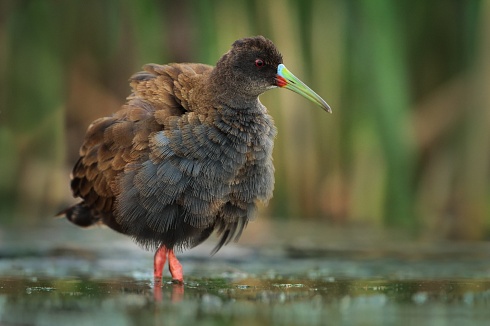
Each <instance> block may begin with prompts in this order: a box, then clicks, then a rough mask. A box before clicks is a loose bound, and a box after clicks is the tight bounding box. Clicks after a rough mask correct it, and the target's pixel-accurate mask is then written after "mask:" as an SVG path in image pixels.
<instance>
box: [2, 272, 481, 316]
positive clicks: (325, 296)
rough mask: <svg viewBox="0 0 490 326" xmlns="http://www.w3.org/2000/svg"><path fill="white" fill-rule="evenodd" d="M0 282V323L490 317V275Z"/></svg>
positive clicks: (16, 279)
mask: <svg viewBox="0 0 490 326" xmlns="http://www.w3.org/2000/svg"><path fill="white" fill-rule="evenodd" d="M0 284H1V285H0V324H1V323H6V324H28V325H30V324H36V325H88V324H92V325H95V324H102V323H109V322H110V323H112V324H114V325H146V324H149V325H151V324H160V323H165V322H170V321H171V322H172V323H173V324H175V325H189V323H195V322H204V321H207V322H221V323H235V322H236V323H239V324H243V325H246V324H255V325H257V324H271V323H273V324H283V325H298V324H308V325H311V324H321V323H322V322H325V321H327V320H328V321H329V323H331V324H333V325H335V324H338V323H347V324H348V323H351V322H356V321H362V322H363V323H364V324H365V325H380V324H381V325H383V324H386V325H389V324H392V323H394V324H400V323H403V321H404V320H405V319H406V318H407V316H410V318H411V320H414V321H417V320H418V321H423V322H424V323H428V324H430V323H431V322H447V323H446V324H451V322H452V321H456V320H458V321H459V322H461V321H464V320H465V319H464V318H469V317H471V321H472V323H471V324H472V325H475V324H478V323H475V321H477V322H478V321H479V320H480V321H485V320H486V319H487V318H490V310H489V309H488V308H489V305H490V281H489V280H465V279H459V280H423V281H418V280H407V281H399V280H398V281H396V280H393V281H390V280H377V279H341V280H335V279H326V280H322V279H313V280H312V279H284V278H276V279H267V278H263V279H262V278H244V279H240V280H235V281H230V280H225V279H219V278H218V279H192V278H191V279H189V281H188V282H187V283H186V284H185V285H184V286H182V285H178V284H172V283H171V282H165V281H164V282H151V281H145V280H136V279H131V278H115V279H89V278H86V279H84V278H66V279H55V278H44V279H37V278H35V277H34V278H33V277H3V278H1V279H0ZM184 288H185V293H184ZM435 312H437V313H435ZM465 316H466V317H465ZM462 318H463V319H462ZM475 318H476V319H475ZM467 320H470V319H467ZM414 324H415V323H414ZM482 325H483V324H482Z"/></svg>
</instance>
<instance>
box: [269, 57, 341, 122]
mask: <svg viewBox="0 0 490 326" xmlns="http://www.w3.org/2000/svg"><path fill="white" fill-rule="evenodd" d="M276 85H277V86H279V87H284V88H287V89H290V90H292V91H293V92H295V93H298V94H299V95H301V96H303V97H306V98H307V99H309V100H310V101H312V102H313V103H315V104H317V105H319V106H320V107H321V108H322V109H324V110H325V111H327V112H328V113H332V109H331V108H330V106H329V105H328V104H327V102H325V101H324V100H323V99H322V98H321V97H320V95H318V94H317V93H315V92H314V91H313V90H312V89H311V88H309V87H308V86H306V85H305V83H303V82H302V81H301V80H299V78H297V77H296V76H295V75H293V74H292V73H291V72H290V71H289V70H288V69H287V68H286V66H285V65H283V64H282V63H281V64H280V65H279V66H277V75H276Z"/></svg>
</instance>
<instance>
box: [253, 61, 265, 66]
mask: <svg viewBox="0 0 490 326" xmlns="http://www.w3.org/2000/svg"><path fill="white" fill-rule="evenodd" d="M255 66H256V67H258V68H262V67H263V66H265V63H264V60H261V59H257V60H255Z"/></svg>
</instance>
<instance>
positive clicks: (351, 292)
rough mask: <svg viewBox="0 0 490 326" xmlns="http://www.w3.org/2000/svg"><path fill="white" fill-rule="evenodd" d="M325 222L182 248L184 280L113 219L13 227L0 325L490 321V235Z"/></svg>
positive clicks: (0, 255) (1, 262) (2, 264)
mask: <svg viewBox="0 0 490 326" xmlns="http://www.w3.org/2000/svg"><path fill="white" fill-rule="evenodd" d="M299 228H300V229H301V232H298V229H299ZM318 229H319V227H318V226H312V225H310V226H305V225H301V227H300V226H298V225H296V226H294V225H293V226H291V225H288V226H284V225H262V226H261V227H257V228H255V229H254V228H252V229H251V232H252V233H251V234H250V235H248V237H247V236H245V238H244V239H243V243H242V241H241V242H240V245H232V246H230V247H228V248H226V249H225V250H223V252H220V253H218V254H217V255H216V256H214V257H210V256H209V254H208V253H209V251H210V250H211V249H212V248H213V243H212V241H211V242H210V243H209V244H205V245H203V246H201V247H198V248H196V249H194V250H192V251H189V252H186V253H184V254H182V255H180V257H181V261H182V264H183V266H184V270H185V276H186V281H185V284H184V285H183V286H182V285H178V284H173V283H172V282H171V281H170V278H169V277H168V275H166V276H165V277H164V279H163V280H162V281H161V282H159V281H155V280H153V277H152V274H151V268H152V254H151V253H148V252H145V251H143V250H141V249H140V248H138V247H137V246H135V245H134V244H132V243H131V241H129V240H128V239H126V238H124V237H121V236H119V235H117V234H114V233H112V232H110V231H109V230H99V229H96V230H91V231H80V230H79V229H76V228H72V227H71V226H70V225H67V224H64V223H62V222H59V221H56V222H53V223H51V224H50V225H49V226H47V227H46V226H45V227H42V228H29V229H5V228H4V229H2V230H1V232H0V236H1V238H0V245H1V247H0V325H192V324H199V325H417V326H418V325H488V324H489V323H490V250H489V249H490V246H489V245H488V244H486V243H471V244H464V243H436V242H433V241H432V242H431V241H425V242H421V241H420V240H415V239H411V238H410V237H409V236H400V235H398V234H397V235H395V234H393V233H391V232H390V233H386V232H381V233H380V232H379V231H376V230H371V231H369V232H366V230H331V229H329V228H325V227H323V226H322V227H321V228H320V229H321V232H319V231H318ZM264 230H265V231H264ZM261 232H262V233H261ZM298 233H301V235H299V234H298ZM305 234H306V235H305Z"/></svg>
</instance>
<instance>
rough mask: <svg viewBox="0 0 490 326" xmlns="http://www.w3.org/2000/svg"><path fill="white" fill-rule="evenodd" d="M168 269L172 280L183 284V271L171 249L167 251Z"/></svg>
mask: <svg viewBox="0 0 490 326" xmlns="http://www.w3.org/2000/svg"><path fill="white" fill-rule="evenodd" d="M168 268H169V269H170V274H171V275H172V279H173V280H175V281H177V282H179V283H184V270H183V269H182V265H181V264H180V262H179V260H178V259H177V257H175V253H174V251H173V250H172V249H170V250H168Z"/></svg>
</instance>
